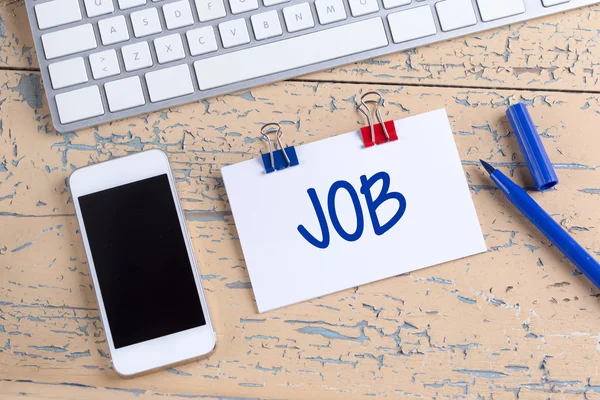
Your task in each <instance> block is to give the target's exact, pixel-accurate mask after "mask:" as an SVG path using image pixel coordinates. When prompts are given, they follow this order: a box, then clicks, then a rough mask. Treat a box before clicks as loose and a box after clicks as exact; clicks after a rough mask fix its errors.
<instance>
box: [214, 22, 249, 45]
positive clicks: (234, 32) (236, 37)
mask: <svg viewBox="0 0 600 400" xmlns="http://www.w3.org/2000/svg"><path fill="white" fill-rule="evenodd" d="M219 33H220V34H221V40H222V41H223V47H225V48H226V49H228V48H230V47H234V46H239V45H241V44H246V43H250V36H248V28H247V27H246V21H245V20H244V19H243V18H240V19H234V20H231V21H227V22H222V23H220V24H219Z"/></svg>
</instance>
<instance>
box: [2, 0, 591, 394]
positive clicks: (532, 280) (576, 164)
mask: <svg viewBox="0 0 600 400" xmlns="http://www.w3.org/2000/svg"><path fill="white" fill-rule="evenodd" d="M598 21H600V6H595V7H591V8H585V9H581V10H576V11H571V12H568V13H564V14H560V15H555V16H552V17H547V18H544V19H539V20H535V21H530V22H527V23H522V24H516V25H513V26H510V27H506V28H502V29H498V30H495V31H490V32H485V33H482V34H478V35H473V36H469V37H466V38H461V39H456V40H453V41H449V42H444V43H441V44H438V45H435V46H430V47H426V48H421V49H417V50H414V51H410V52H407V53H404V54H395V55H392V56H387V57H382V58H380V59H376V60H371V61H366V62H363V63H358V64H352V65H347V66H344V67H340V68H336V69H333V70H328V71H325V72H321V73H317V74H313V75H309V76H304V77H300V78H298V79H294V80H292V81H287V82H282V83H278V84H273V85H268V86H264V87H260V88H255V89H252V90H250V91H246V92H243V93H235V94H231V95H227V96H220V97H217V98H213V99H209V100H206V101H202V102H200V103H196V104H189V105H185V106H182V107H177V108H173V109H170V110H165V111H163V112H158V113H153V114H149V115H144V116H141V117H138V118H132V119H127V120H124V121H120V122H116V123H112V124H110V125H102V126H99V127H95V128H92V129H87V130H82V131H79V132H75V133H66V134H59V133H57V132H56V131H54V129H53V128H52V124H51V121H50V115H49V110H48V105H47V101H46V98H45V96H44V91H43V87H42V83H41V79H40V75H39V72H38V65H37V61H36V56H35V54H34V53H35V50H34V49H33V44H32V39H31V33H30V31H29V26H28V22H27V16H26V12H25V7H24V3H23V1H21V0H0V398H1V399H13V398H14V399H17V398H18V399H21V398H22V396H26V397H30V398H40V399H109V398H110V399H113V398H114V399H125V400H129V399H150V398H152V399H154V398H199V399H230V398H235V399H244V400H247V399H258V398H260V399H275V398H276V399H309V398H317V399H348V398H365V396H368V397H375V398H400V397H426V398H429V397H439V398H448V397H450V398H478V397H483V398H494V399H500V398H510V399H512V398H582V397H586V398H588V399H590V398H600V334H599V332H600V318H599V317H600V303H599V296H600V294H599V291H598V290H597V289H596V288H594V287H593V286H592V284H591V283H590V282H589V281H588V280H586V279H585V278H584V277H583V276H582V275H580V274H579V273H578V272H577V271H575V270H574V267H573V265H572V264H570V263H569V262H568V261H566V260H565V259H563V257H562V256H561V254H560V253H559V252H558V251H557V250H555V249H554V248H553V247H552V246H551V245H550V244H549V243H548V241H547V240H546V239H545V238H544V237H542V235H541V234H540V233H539V232H537V231H536V230H535V229H534V228H533V227H532V226H531V225H530V224H529V223H528V222H527V221H526V220H525V219H524V218H523V217H522V216H521V215H519V214H518V213H517V212H516V211H515V209H514V208H513V207H512V206H511V205H510V204H508V203H507V201H506V200H505V198H504V196H503V195H502V194H501V193H499V192H498V191H497V190H496V189H495V188H494V187H493V186H492V184H491V182H490V180H489V179H488V178H486V176H485V175H484V173H483V171H482V169H481V168H479V167H478V166H477V160H479V158H483V159H486V160H489V161H491V162H493V163H497V164H496V165H499V166H501V168H502V169H503V170H504V171H505V172H507V173H510V174H511V175H512V176H513V177H514V179H515V180H516V181H517V182H518V183H520V184H524V185H526V186H529V187H531V186H532V182H531V178H530V177H529V175H528V171H527V169H526V167H525V166H524V163H523V158H522V155H521V152H520V151H519V149H518V146H517V144H516V140H515V138H514V135H513V134H512V133H511V132H510V129H509V124H508V122H507V120H506V117H505V116H504V113H505V110H506V108H507V106H509V105H510V104H514V103H516V102H519V101H523V102H526V103H527V104H529V105H530V110H531V113H532V115H533V118H534V120H535V121H536V123H537V125H539V127H540V134H541V136H542V140H543V142H544V144H545V146H546V149H547V150H548V153H549V155H550V157H551V159H552V161H553V162H554V164H555V166H556V168H557V173H558V176H559V179H560V184H559V185H558V186H557V187H556V189H555V190H550V191H548V192H547V193H537V192H533V193H532V195H533V196H534V197H535V198H536V199H537V200H538V201H539V202H540V203H541V204H542V205H543V206H545V207H546V208H547V209H548V210H549V211H550V212H551V213H552V214H553V215H554V216H555V218H556V220H557V221H560V222H561V224H562V225H563V226H564V227H566V228H567V229H569V231H570V232H571V233H572V234H573V235H574V236H575V237H576V238H577V240H579V241H580V242H581V243H582V244H583V245H584V246H585V247H587V248H588V249H590V250H591V251H593V252H594V253H595V254H596V255H598V256H600V235H598V230H599V228H600V135H599V132H598V127H599V126H600V80H599V78H600V23H599V22H598ZM368 89H376V90H380V91H382V92H384V93H385V95H386V98H387V107H386V109H385V113H386V118H403V117H407V116H410V115H414V114H418V113H421V112H425V111H428V110H432V109H437V108H441V107H445V108H446V109H447V111H448V114H449V116H450V122H451V125H452V129H453V132H454V137H455V140H456V144H457V146H458V149H459V152H460V155H461V159H462V163H463V166H464V169H465V173H466V174H467V178H468V181H469V184H470V187H471V191H472V195H473V200H474V201H475V206H476V208H477V212H478V215H479V219H480V222H481V225H482V229H483V232H484V234H485V238H486V242H487V245H488V248H489V251H488V252H487V253H485V254H482V255H478V256H475V257H470V258H468V259H464V260H458V261H455V262H451V263H448V264H444V265H440V266H437V267H432V268H428V269H425V270H421V271H418V272H414V273H410V274H406V275H402V276H398V277H395V278H392V279H387V280H385V281H382V282H378V283H374V284H370V285H365V286H360V287H357V288H355V289H352V290H346V291H344V292H341V293H338V294H334V295H330V296H326V297H323V298H319V299H316V300H313V301H308V302H305V303H302V304H298V305H295V306H291V307H287V308H284V309H282V310H278V311H274V312H269V313H266V314H258V313H257V311H256V306H255V302H254V297H253V293H252V289H251V285H250V282H249V278H248V273H247V270H246V265H245V263H244V258H243V254H242V251H241V248H240V243H239V239H238V236H237V233H236V229H235V225H234V223H233V218H232V216H231V210H230V207H229V203H228V201H227V195H226V193H225V189H224V187H223V181H222V179H221V173H220V168H221V167H222V166H223V165H228V164H231V163H236V162H240V161H242V160H247V159H250V158H254V157H256V156H258V155H259V154H260V151H261V150H264V142H262V141H261V140H260V133H259V130H260V127H261V124H263V123H266V122H272V121H277V122H279V123H281V124H283V125H284V128H285V130H286V132H287V136H286V140H287V142H288V143H293V144H296V145H299V144H302V143H308V142H312V141H316V140H319V139H322V138H325V137H329V136H331V135H335V134H339V133H344V132H347V131H350V130H354V129H357V128H358V127H359V126H361V125H362V124H363V121H362V119H361V118H360V116H359V115H358V114H357V112H356V111H355V109H354V100H355V96H356V95H357V94H358V93H361V91H365V90H368ZM150 148H161V149H163V150H165V151H166V152H168V154H169V158H170V160H171V163H172V165H173V168H174V169H175V174H176V177H177V180H178V189H179V193H180V196H181V199H182V202H183V205H184V208H185V211H186V217H187V221H188V224H189V228H190V234H191V235H192V237H193V243H194V247H195V251H196V253H197V258H198V260H199V266H198V267H199V269H200V271H201V274H202V278H203V283H204V286H205V288H206V291H207V297H208V302H209V305H210V308H211V310H212V315H213V317H214V322H215V328H216V331H217V334H218V345H217V350H216V352H215V353H214V354H213V355H212V356H211V357H210V358H208V359H206V360H203V361H199V362H194V363H190V364H185V365H181V366H178V367H176V368H172V369H169V370H167V371H162V372H157V373H155V374H152V375H147V376H143V377H139V378H135V379H130V380H124V379H121V378H119V377H118V376H117V375H116V374H115V373H114V372H113V371H112V369H111V364H110V359H109V355H108V347H107V344H106V339H105V336H104V331H103V329H102V325H101V323H100V320H99V315H98V308H97V304H96V300H95V297H94V293H93V290H92V286H91V279H90V276H89V270H88V266H87V263H86V258H85V254H84V251H83V248H82V245H81V238H80V236H79V233H78V226H77V222H76V220H75V217H74V210H73V205H72V201H71V200H70V197H69V188H68V182H67V177H68V176H69V174H70V173H71V171H73V170H74V169H75V168H79V167H81V166H84V165H88V164H90V163H94V162H97V161H102V160H106V159H109V158H111V157H116V156H121V155H125V154H128V153H132V152H136V151H140V150H143V149H150ZM426 157H427V153H426V152H425V151H424V152H423V162H427V159H426ZM418 167H419V165H415V168H418ZM423 184H427V185H435V182H423ZM440 195H442V196H443V193H440ZM449 212H451V210H449ZM431 229H435V227H434V226H432V227H431ZM431 251H435V248H432V249H431ZM156 396H161V397H156Z"/></svg>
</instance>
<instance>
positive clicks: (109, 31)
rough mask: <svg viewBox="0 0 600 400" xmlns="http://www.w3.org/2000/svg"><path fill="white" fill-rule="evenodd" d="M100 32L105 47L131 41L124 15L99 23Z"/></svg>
mask: <svg viewBox="0 0 600 400" xmlns="http://www.w3.org/2000/svg"><path fill="white" fill-rule="evenodd" d="M98 30H99V31H100V37H101V38H102V44H103V45H105V46H108V45H109V44H113V43H119V42H124V41H126V40H129V32H128V31H127V24H126V23H125V17H124V16H122V15H118V16H116V17H112V18H107V19H103V20H100V21H98Z"/></svg>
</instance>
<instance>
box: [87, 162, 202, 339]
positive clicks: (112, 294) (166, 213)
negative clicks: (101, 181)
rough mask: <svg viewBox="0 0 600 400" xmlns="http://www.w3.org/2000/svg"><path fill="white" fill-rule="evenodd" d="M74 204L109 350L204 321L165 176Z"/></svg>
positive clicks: (96, 195)
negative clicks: (93, 270)
mask: <svg viewBox="0 0 600 400" xmlns="http://www.w3.org/2000/svg"><path fill="white" fill-rule="evenodd" d="M79 205H80V208H81V214H82V217H83V222H84V226H85V230H86V233H87V236H88V241H89V245H90V250H91V253H92V259H93V261H94V266H95V268H96V275H97V277H98V281H99V286H100V288H99V290H100V293H101V294H102V300H103V301H104V307H105V309H106V314H107V318H108V324H109V326H110V331H111V333H112V338H113V342H114V345H115V348H117V349H118V348H121V347H125V346H129V345H132V344H135V343H140V342H144V341H146V340H151V339H155V338H159V337H161V336H165V335H169V334H172V333H177V332H181V331H184V330H187V329H190V328H195V327H198V326H202V325H205V324H206V321H205V318H204V314H203V312H202V305H201V304H200V296H199V295H198V288H197V287H196V282H195V280H194V275H193V271H192V268H195V267H196V266H192V265H190V259H189V257H188V253H187V249H186V246H185V241H184V237H183V232H182V231H181V226H180V224H179V219H178V216H177V209H176V207H175V202H174V200H173V195H172V193H171V187H170V185H169V179H168V177H167V174H163V175H158V176H155V177H152V178H148V179H144V180H141V181H137V182H133V183H128V184H126V185H122V186H117V187H114V188H110V189H107V190H103V191H101V192H96V193H91V194H87V195H85V196H81V197H79ZM96 290H98V288H96Z"/></svg>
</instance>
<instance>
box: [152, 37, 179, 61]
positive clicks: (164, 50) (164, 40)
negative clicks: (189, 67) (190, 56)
mask: <svg viewBox="0 0 600 400" xmlns="http://www.w3.org/2000/svg"><path fill="white" fill-rule="evenodd" d="M154 49H155V50H156V58H157V59H158V63H159V64H164V63H167V62H170V61H175V60H181V59H182V58H185V52H184V51H183V43H182V42H181V36H179V33H175V34H173V35H169V36H163V37H159V38H156V39H154Z"/></svg>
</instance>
